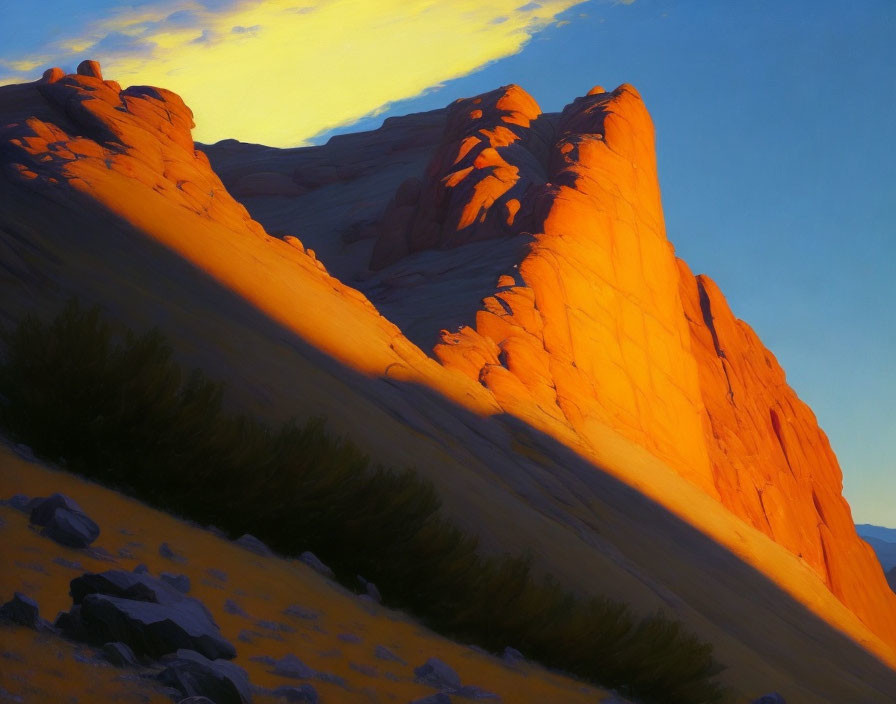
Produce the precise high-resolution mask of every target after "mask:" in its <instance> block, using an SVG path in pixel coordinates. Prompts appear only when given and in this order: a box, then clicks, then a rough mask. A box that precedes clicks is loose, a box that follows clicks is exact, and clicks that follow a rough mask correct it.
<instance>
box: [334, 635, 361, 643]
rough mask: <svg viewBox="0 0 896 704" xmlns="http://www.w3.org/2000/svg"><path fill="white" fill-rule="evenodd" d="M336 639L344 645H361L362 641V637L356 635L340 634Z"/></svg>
mask: <svg viewBox="0 0 896 704" xmlns="http://www.w3.org/2000/svg"><path fill="white" fill-rule="evenodd" d="M336 637H337V638H338V639H339V640H341V641H342V642H343V643H360V642H361V640H362V638H361V636H359V635H357V634H355V633H340V634H339V635H338V636H336Z"/></svg>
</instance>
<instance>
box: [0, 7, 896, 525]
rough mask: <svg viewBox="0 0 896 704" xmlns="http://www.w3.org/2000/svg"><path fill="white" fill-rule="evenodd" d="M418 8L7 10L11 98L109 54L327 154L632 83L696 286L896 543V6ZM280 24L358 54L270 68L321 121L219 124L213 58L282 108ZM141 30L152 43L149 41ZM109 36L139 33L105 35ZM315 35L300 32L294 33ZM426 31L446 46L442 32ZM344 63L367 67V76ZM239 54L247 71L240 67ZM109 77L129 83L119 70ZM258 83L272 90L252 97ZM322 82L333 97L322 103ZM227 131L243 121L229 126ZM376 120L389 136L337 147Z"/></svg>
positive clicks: (848, 489)
mask: <svg viewBox="0 0 896 704" xmlns="http://www.w3.org/2000/svg"><path fill="white" fill-rule="evenodd" d="M352 2H354V6H355V7H356V9H357V8H361V7H363V8H367V9H370V8H374V7H375V8H377V11H378V12H381V13H383V14H384V15H388V13H389V12H392V13H393V14H392V15H388V18H387V19H388V25H386V26H388V27H389V28H390V29H389V34H388V35H378V36H377V37H376V40H377V43H376V44H374V45H373V46H379V47H381V49H380V53H383V51H384V50H382V47H385V46H389V47H396V49H395V53H394V55H393V56H391V58H390V57H385V58H382V57H381V60H382V61H391V62H392V63H386V64H384V67H383V68H377V67H374V68H377V71H378V73H379V74H382V75H384V76H385V78H386V80H383V81H381V82H379V83H376V85H374V84H373V82H371V81H370V80H369V79H365V78H364V77H363V74H362V71H363V70H365V68H367V67H368V64H371V63H372V62H373V61H374V60H377V57H376V56H373V55H369V56H365V55H364V51H365V46H367V45H365V44H364V43H363V40H364V37H363V36H362V35H358V36H354V35H352V31H353V30H352V28H351V27H349V26H347V25H343V24H342V23H337V24H335V25H334V24H333V23H332V22H329V23H328V22H327V20H326V18H327V17H328V15H327V13H328V12H330V11H331V10H332V11H335V10H334V8H336V9H338V8H339V7H342V8H344V7H346V6H350V5H352ZM409 2H411V0H403V1H399V0H377V2H370V0H366V2H365V1H364V0H307V2H304V3H300V4H299V5H301V7H300V6H299V5H296V6H295V7H286V5H287V4H289V3H281V2H279V0H204V1H203V2H199V0H193V1H191V2H162V1H155V0H153V1H152V2H144V3H130V4H126V5H125V4H122V3H113V2H109V1H108V0H78V1H74V0H61V1H57V2H47V3H42V4H41V5H40V7H41V10H40V12H39V13H37V14H36V11H35V7H36V5H34V4H32V3H25V2H19V1H15V2H13V1H12V0H0V14H2V17H3V27H2V28H0V81H2V80H4V79H5V80H21V79H22V78H23V77H24V76H27V77H29V78H33V77H34V75H36V72H39V71H40V70H41V69H42V68H45V67H46V66H48V65H53V64H59V65H62V66H63V67H67V68H71V67H72V62H73V61H74V59H75V57H76V56H77V57H80V58H83V57H84V56H86V55H90V57H91V58H98V59H100V60H101V61H102V62H103V63H104V65H105V66H106V67H107V74H108V75H110V76H111V77H114V78H116V79H119V80H121V82H122V83H134V82H138V81H139V82H149V83H155V84H157V85H164V86H166V87H169V88H172V89H174V90H177V91H178V92H180V93H181V94H182V95H183V97H184V98H185V100H186V101H187V103H188V104H190V105H191V106H192V107H193V108H194V111H196V113H197V127H198V130H200V135H202V134H203V132H202V131H203V130H204V131H205V133H207V134H208V135H214V136H215V138H220V137H225V136H237V137H240V138H243V139H251V140H252V141H260V142H267V143H288V142H290V141H291V142H292V143H297V142H300V141H302V140H309V139H310V140H311V141H320V140H322V139H325V138H326V136H327V135H329V134H332V133H333V132H334V131H352V130H355V129H361V128H370V127H376V126H378V125H379V124H380V123H381V121H382V120H383V118H384V117H387V116H389V115H393V114H404V113H406V112H413V111H419V110H425V109H430V108H435V107H442V106H444V105H445V104H447V103H448V102H451V101H453V100H454V99H456V98H458V97H462V96H469V95H473V94H476V93H479V92H482V91H486V90H490V89H492V88H494V87H496V86H499V85H504V84H507V83H519V84H520V85H522V86H523V87H524V88H526V89H527V90H528V91H529V92H530V93H532V95H533V96H535V98H536V99H537V100H538V102H539V103H540V105H541V106H542V108H543V109H545V110H559V109H561V108H562V107H563V105H564V104H566V103H567V102H569V101H570V100H572V98H574V97H575V96H578V95H582V94H584V93H585V92H586V91H587V90H588V89H589V88H591V86H593V85H595V84H601V85H603V86H605V87H608V88H610V87H614V86H615V85H617V84H619V83H622V82H629V83H632V84H634V85H635V86H636V87H637V88H638V90H639V91H640V93H641V95H642V96H643V97H644V99H645V101H646V103H647V106H648V108H649V109H650V111H651V114H652V115H653V119H654V122H655V124H656V130H657V148H658V159H659V165H660V183H661V186H662V189H663V201H664V206H665V213H666V223H667V229H668V234H669V237H670V239H671V240H672V241H673V243H674V244H675V246H676V248H677V250H678V252H679V254H680V255H681V256H683V257H684V258H685V259H686V260H687V261H688V262H689V264H690V265H691V268H692V269H693V270H694V271H695V272H703V273H707V274H709V275H710V276H711V277H713V278H714V279H715V280H716V281H717V282H718V283H719V285H720V286H721V288H722V290H723V291H724V292H725V294H726V296H727V297H728V300H729V303H730V304H731V306H732V308H733V309H734V311H735V313H736V314H737V315H738V316H739V317H741V318H743V319H744V320H746V321H747V322H749V323H750V324H751V325H752V326H753V327H754V328H755V329H756V331H757V332H758V334H759V335H760V337H761V338H762V339H763V341H764V342H765V343H766V344H767V345H768V346H769V347H770V348H771V350H772V351H773V352H774V353H775V354H776V355H777V357H778V359H779V361H780V362H781V364H782V366H784V368H785V369H786V370H787V374H788V380H789V381H790V383H791V385H793V386H794V387H795V388H796V390H797V391H798V392H799V393H800V395H801V396H802V398H803V399H804V400H805V401H807V402H808V403H809V404H810V405H811V406H812V408H813V409H814V411H815V413H816V414H817V416H818V418H819V421H820V423H821V425H822V427H823V428H824V429H825V430H826V431H827V433H828V435H829V436H830V438H831V442H832V444H833V447H834V449H835V451H836V452H837V455H838V457H839V458H840V461H841V465H842V467H843V471H844V489H845V493H846V496H847V498H848V499H849V501H850V504H851V505H852V507H853V515H854V518H856V520H857V521H859V522H871V523H877V524H883V525H890V526H896V460H894V459H893V445H894V442H896V371H894V366H893V359H894V353H896V312H894V310H896V281H894V279H896V268H894V261H896V159H894V156H896V132H894V129H893V126H894V125H896V90H894V88H896V49H894V45H896V41H894V40H893V38H894V37H896V3H894V2H893V1H892V0H855V1H853V2H844V1H836V2H835V1H833V0H814V1H810V0H788V1H787V2H782V1H781V0H778V1H777V2H772V1H771V0H741V1H738V2H719V1H717V0H637V1H636V2H628V3H614V2H612V1H610V0H590V1H587V2H577V1H576V0H549V1H548V0H545V1H544V2H542V3H541V4H540V5H539V3H527V4H526V5H522V4H521V3H522V0H520V2H518V3H510V4H509V5H508V4H507V2H506V0H500V2H499V1H498V0H495V1H494V2H489V3H482V2H474V1H473V0H451V1H450V2H448V1H447V0H446V1H445V2H443V3H441V4H439V3H436V4H435V7H436V11H438V10H439V8H441V9H442V10H444V13H448V14H442V15H435V14H433V12H434V10H433V9H432V5H431V4H430V5H427V6H426V8H427V9H426V10H425V12H424V10H422V9H421V10H420V11H419V12H417V13H415V14H414V17H413V18H412V19H413V20H414V21H415V22H417V21H420V22H423V21H424V19H425V15H426V13H430V14H431V15H432V16H431V17H430V18H429V20H426V22H428V24H427V25H426V26H423V25H414V30H413V31H411V30H410V29H407V28H406V26H405V24H403V22H405V20H408V18H409V15H410V13H408V12H407V11H406V10H405V9H403V8H407V7H408V6H409V5H408V3H409ZM413 2H415V3H416V2H417V0H413ZM417 4H418V5H420V7H421V8H423V7H424V5H423V4H421V3H417ZM274 5H276V6H277V7H276V9H277V11H278V12H280V13H281V14H280V15H277V18H278V19H277V24H278V25H282V26H283V27H287V28H288V27H290V25H287V24H286V21H285V20H284V19H283V18H285V17H287V15H284V14H282V13H284V12H289V13H291V14H290V15H288V17H290V18H293V17H299V14H297V13H307V14H302V17H301V18H300V19H301V21H302V22H311V21H315V22H318V24H317V25H315V31H316V33H317V34H320V33H321V32H326V28H327V27H332V28H333V30H332V31H333V32H334V35H333V37H334V38H338V40H339V41H340V42H343V44H344V46H345V47H346V48H347V51H348V54H346V52H345V51H344V52H342V54H341V55H340V59H339V61H325V62H320V63H316V61H317V59H316V58H315V57H316V55H313V54H308V55H307V56H305V55H303V56H300V57H297V58H296V59H295V62H296V65H297V66H299V67H300V68H301V69H302V70H295V71H286V72H284V71H283V70H282V69H283V61H284V59H283V56H282V55H276V56H274V58H272V59H271V60H272V61H277V62H280V63H279V65H278V64H274V65H272V66H269V67H268V68H269V69H270V70H271V71H272V72H273V75H272V79H274V81H275V82H274V85H276V86H278V89H277V90H278V91H279V99H280V100H281V101H282V100H283V95H284V94H286V93H290V92H292V93H294V94H295V96H296V101H297V103H296V105H298V107H296V106H290V112H289V113H288V114H284V116H283V118H282V120H280V122H283V123H284V124H285V123H286V121H287V120H291V121H290V122H289V123H288V124H289V125H291V126H292V128H293V129H295V124H296V122H297V120H298V118H299V117H302V116H306V115H307V116H309V119H307V120H306V121H305V122H304V123H302V125H301V128H302V130H303V131H302V132H301V133H299V132H296V133H294V134H293V133H281V132H277V131H276V125H274V124H273V123H271V124H265V125H262V127H264V130H262V131H261V133H255V132H252V131H251V130H252V129H253V128H255V127H256V126H257V125H259V121H258V120H257V119H255V118H254V117H253V114H252V113H251V112H246V113H245V115H242V116H240V115H237V116H236V117H242V118H244V119H243V121H242V122H240V121H239V120H236V118H234V117H233V115H234V114H235V113H236V112H239V111H236V110H234V109H227V106H225V109H223V110H222V109H221V107H220V106H216V105H213V104H212V103H213V101H214V100H215V99H219V98H216V96H219V94H221V93H224V92H226V91H225V90H224V89H222V87H221V85H219V84H216V83H215V82H214V77H212V76H211V74H209V76H204V77H203V82H202V84H201V85H200V84H191V83H189V81H188V77H189V76H190V75H191V74H195V73H199V72H197V71H196V70H195V68H196V65H197V61H200V60H201V59H202V57H204V56H208V57H209V60H213V61H214V62H215V64H216V65H219V66H221V71H220V72H221V73H223V74H224V76H225V78H226V77H227V72H228V71H230V72H235V73H233V76H235V78H234V77H231V83H230V86H231V88H232V86H233V85H234V83H236V84H237V85H245V84H247V83H250V82H251V83H253V84H255V83H257V84H258V90H259V91H260V93H259V94H260V95H266V94H268V93H271V99H277V98H278V95H277V94H275V93H274V92H273V91H272V90H271V88H270V87H269V85H268V84H266V83H265V81H264V80H263V79H264V75H262V73H261V69H262V68H264V67H263V66H262V65H260V64H259V65H256V64H252V63H251V61H247V60H246V57H247V56H251V57H255V58H254V60H255V61H262V60H263V57H264V56H266V55H268V54H270V53H271V52H262V53H257V52H256V53H255V54H252V53H251V47H252V46H253V45H252V41H253V39H254V40H257V42H258V46H265V45H263V44H262V43H261V42H265V41H268V42H275V41H276V37H274V36H273V35H268V37H269V38H268V39H266V38H265V34H264V32H265V27H266V23H273V21H272V19H271V18H272V17H273V15H272V14H271V13H272V12H273V10H272V9H271V7H272V6H274ZM516 5H519V7H516ZM546 5H549V6H550V7H548V8H547V10H546V9H545V7H544V6H546ZM505 6H506V7H505ZM471 8H475V12H476V13H478V14H476V15H475V17H474V16H473V14H471V13H473V12H474V9H471ZM507 8H509V9H507ZM184 9H187V10H189V12H190V14H189V15H183V14H182V15H179V16H178V17H175V18H174V19H172V20H171V23H170V24H172V25H173V24H177V25H178V26H179V27H182V28H183V31H182V33H181V34H175V36H174V37H173V38H172V37H171V36H168V35H167V34H165V33H164V32H162V31H161V30H160V29H159V28H160V27H165V26H166V25H165V18H167V17H169V16H170V15H171V13H173V12H176V11H183V10H184ZM402 13H404V14H402ZM558 13H559V14H558ZM354 14H355V15H358V12H355V13H354ZM143 15H146V18H145V19H146V21H145V22H143V23H142V24H135V23H134V22H133V21H131V18H134V17H137V18H138V19H139V18H140V17H142V16H143ZM554 15H557V16H556V18H554ZM110 17H113V18H119V19H116V20H115V21H114V22H106V23H105V24H103V23H101V20H102V21H106V20H108V18H110ZM120 18H124V19H120ZM421 18H424V19H421ZM552 18H554V21H551V20H552ZM125 20H127V21H125ZM362 20H363V22H370V21H372V20H371V19H370V18H367V17H362V18H361V20H359V22H360V23H359V24H358V25H357V31H360V32H363V30H364V24H363V22H362ZM557 20H559V21H557ZM290 21H292V20H290ZM295 21H296V22H298V21H299V19H296V20H295ZM408 21H409V20H408ZM453 21H456V22H459V23H460V24H459V25H458V26H460V27H465V28H466V29H465V31H463V32H458V31H457V28H456V27H452V26H451V22H453ZM98 23H99V24H98ZM305 26H306V25H299V24H296V25H295V32H300V31H302V29H301V28H302V27H305ZM408 26H409V25H408ZM210 27H211V28H213V29H212V30H209V28H210ZM237 27H241V28H244V29H249V30H252V31H243V30H237V29H236V28H237ZM421 27H423V29H421ZM426 27H434V28H439V31H438V32H436V31H435V30H433V33H432V34H427V31H428V30H427V29H426ZM256 28H257V29H258V31H256ZM446 28H447V29H446ZM206 30H209V31H207V32H206V33H205V34H202V33H203V32H204V31H206ZM227 30H229V31H227ZM191 32H192V34H191ZM256 35H257V37H256ZM283 36H285V37H286V39H290V36H289V34H288V33H287V34H286V35H283ZM323 36H324V37H325V38H326V35H325V34H324V35H323ZM421 36H423V37H424V40H425V41H426V42H427V44H428V45H432V46H433V47H434V49H433V52H432V54H433V55H434V56H435V57H436V58H437V59H439V60H438V61H434V62H432V63H431V64H427V63H426V62H424V61H422V60H421V61H410V60H409V59H408V58H407V57H406V56H404V55H402V53H401V52H402V51H415V52H416V55H417V56H418V57H421V56H422V54H423V52H420V50H419V48H417V49H415V47H414V45H413V44H412V43H408V44H407V46H406V47H405V45H404V44H403V43H402V42H410V41H411V39H412V38H414V37H417V38H418V41H419V37H421ZM202 37H205V39H209V41H206V42H205V47H206V48H203V53H201V54H195V53H191V52H192V51H193V47H195V45H196V44H197V42H198V40H199V39H200V38H202ZM216 37H217V38H216ZM409 37H410V38H409ZM69 39H71V40H72V41H68V40H69ZM63 40H66V41H63ZM212 40H213V41H212ZM334 40H335V39H334ZM203 41H204V40H203ZM178 42H179V43H178ZM288 44H290V45H294V44H299V43H298V42H292V41H289V42H288ZM271 45H273V44H271V43H269V44H268V45H267V46H271ZM72 47H75V48H76V49H80V51H81V53H79V52H78V51H76V50H75V49H73V48H72ZM285 50H286V49H284V51H285ZM289 50H295V51H299V49H298V48H297V49H292V48H290V49H289ZM214 51H218V52H221V53H220V54H214V53H213V52H214ZM226 52H240V53H233V54H227V53H226ZM318 53H319V52H318ZM346 55H347V56H349V57H351V56H354V55H357V56H358V57H360V58H361V59H364V61H363V62H362V64H361V65H352V64H351V63H350V62H348V63H346ZM228 56H233V57H236V58H234V59H233V63H232V64H231V63H228V61H229V59H228V58H227V57H228ZM4 62H5V63H4ZM17 62H22V63H17ZM110 62H111V65H112V67H113V68H114V69H117V71H114V72H110V71H109V70H108V67H109V65H110ZM244 64H247V70H252V71H255V72H256V73H255V74H254V75H255V79H254V80H242V79H241V75H240V74H239V73H238V70H239V68H240V66H242V65H244ZM417 64H419V65H417ZM483 66H484V68H483ZM278 69H279V70H280V73H277V70H278ZM154 71H155V72H156V73H153V72H154ZM340 72H341V73H340ZM318 74H323V77H324V78H325V79H326V81H327V82H328V83H327V84H315V83H314V82H313V80H312V79H313V77H314V76H316V75H318ZM131 78H133V80H131ZM332 83H336V84H337V85H339V86H341V85H345V86H346V87H345V89H344V90H342V91H341V92H340V91H333V92H332V94H330V92H328V91H327V90H325V88H322V87H321V86H322V85H328V84H332ZM222 85H227V84H222ZM303 91H304V92H303ZM421 91H423V92H424V94H423V95H421V96H420V97H417V98H412V99H406V100H403V98H407V97H408V96H412V95H415V94H418V93H420V92H421ZM230 92H231V93H232V92H234V91H232V90H231V91H230ZM346 96H348V98H347V97H346ZM349 100H350V101H352V102H347V101H349ZM327 101H330V102H327ZM340 101H341V102H340ZM249 102H253V103H257V102H258V101H257V100H253V101H249ZM309 106H316V107H309ZM204 110H205V112H203V111H204ZM353 110H354V113H353V112H352V111H353ZM224 112H226V113H227V114H228V116H229V119H233V120H236V121H234V122H232V123H227V124H223V123H221V122H220V120H217V121H216V117H215V116H216V115H220V114H222V113H224ZM371 112H375V113H376V116H375V117H371V118H366V119H361V120H360V121H359V122H357V123H356V124H354V125H353V126H351V127H344V126H343V127H338V128H336V129H335V130H334V129H333V125H334V124H339V123H349V122H353V121H354V120H356V119H357V118H358V117H361V116H362V115H363V114H364V113H371ZM334 116H335V117H334ZM276 117H277V115H273V117H272V118H271V119H274V120H275V118H276ZM311 118H314V119H311ZM328 120H329V121H328ZM275 122H276V120H275ZM277 124H279V122H278V123H277ZM246 126H248V127H246ZM247 129H248V130H249V132H241V130H247ZM216 130H217V133H216ZM265 130H266V131H265ZM265 135H268V136H270V137H271V138H270V139H266V138H265ZM315 135H316V136H315Z"/></svg>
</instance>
